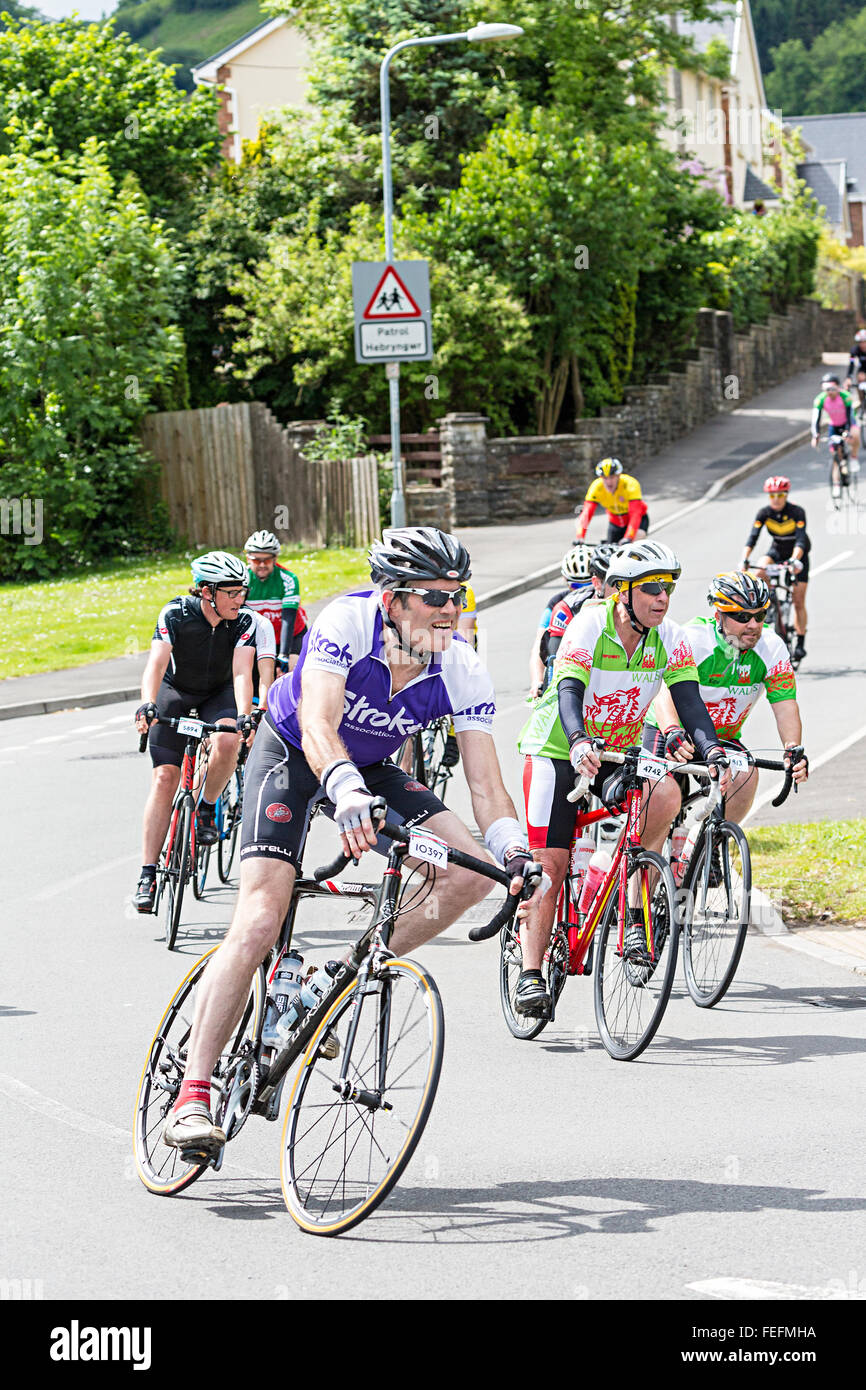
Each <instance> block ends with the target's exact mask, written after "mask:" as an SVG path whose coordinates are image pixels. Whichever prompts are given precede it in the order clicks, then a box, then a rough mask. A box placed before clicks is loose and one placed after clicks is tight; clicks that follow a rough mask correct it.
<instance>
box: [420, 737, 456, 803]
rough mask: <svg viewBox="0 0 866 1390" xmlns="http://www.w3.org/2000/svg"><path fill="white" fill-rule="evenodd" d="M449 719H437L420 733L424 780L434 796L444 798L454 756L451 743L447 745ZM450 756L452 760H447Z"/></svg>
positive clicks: (454, 763)
mask: <svg viewBox="0 0 866 1390" xmlns="http://www.w3.org/2000/svg"><path fill="white" fill-rule="evenodd" d="M450 733H451V721H450V720H449V719H447V718H446V719H437V720H436V723H435V724H431V725H430V728H429V729H425V730H424V732H423V734H422V735H421V737H422V741H423V748H424V770H425V779H424V780H425V782H426V785H427V786H428V787H429V788H430V790H431V792H432V793H433V795H434V796H438V797H439V799H440V801H444V800H445V792H446V791H447V789H448V783H449V782H450V780H451V778H452V776H453V775H454V767H455V765H456V758H455V752H454V747H453V745H450V746H449V742H448V740H449V735H450ZM449 758H451V759H453V761H448V759H449Z"/></svg>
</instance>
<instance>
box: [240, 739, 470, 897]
mask: <svg viewBox="0 0 866 1390" xmlns="http://www.w3.org/2000/svg"><path fill="white" fill-rule="evenodd" d="M358 771H359V772H360V774H361V776H362V777H363V779H364V782H365V785H366V786H367V787H368V788H369V790H370V791H371V792H373V793H375V795H376V796H383V797H384V798H385V800H386V802H387V804H388V819H389V820H392V821H397V822H402V823H403V824H404V825H407V826H415V825H422V824H423V822H424V821H426V820H429V818H430V817H431V816H435V815H438V814H439V812H440V811H444V810H446V807H445V804H444V802H442V801H440V800H439V798H438V796H434V795H433V793H432V792H431V791H428V789H427V788H426V787H425V786H424V785H423V784H422V783H421V782H416V781H415V780H414V779H413V778H412V777H410V776H409V774H408V772H403V770H402V769H401V768H399V767H397V765H396V764H395V763H389V762H381V763H372V764H369V765H368V766H367V767H359V769H358ZM319 801H320V802H322V809H323V811H324V813H325V815H327V816H333V814H334V806H333V803H332V802H331V801H330V799H329V798H328V797H327V796H326V795H325V792H324V791H323V789H322V787H321V786H320V784H319V779H318V777H316V775H315V773H314V772H313V771H312V769H311V767H310V765H309V763H308V762H307V760H306V758H305V757H304V755H303V753H302V752H301V750H300V749H299V748H295V746H294V744H291V743H289V742H288V740H287V739H285V738H283V736H282V734H280V733H278V732H277V730H276V728H275V727H274V725H273V722H272V721H271V718H270V716H269V715H267V714H266V715H265V717H264V719H263V720H262V722H261V724H260V725H259V731H258V733H257V734H256V737H255V739H254V741H253V747H252V751H251V753H250V756H249V758H248V759H247V765H246V768H245V771H244V814H243V820H242V821H241V859H242V860H244V859H251V858H254V857H255V858H260V857H264V858H266V859H281V860H283V861H284V862H286V863H289V864H291V865H293V866H294V868H295V869H296V870H297V871H298V873H300V871H301V861H302V859H303V854H304V844H305V842H306V838H307V831H308V829H309V825H310V817H311V815H312V813H313V807H314V806H315V805H316V803H317V802H319ZM390 847H391V841H390V840H386V839H385V838H384V837H383V838H382V839H381V840H380V842H379V844H378V845H377V850H378V851H379V852H380V853H381V854H387V853H388V851H389V849H390ZM334 852H335V854H336V847H335V851H334Z"/></svg>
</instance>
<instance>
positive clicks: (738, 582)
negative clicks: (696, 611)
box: [707, 570, 770, 613]
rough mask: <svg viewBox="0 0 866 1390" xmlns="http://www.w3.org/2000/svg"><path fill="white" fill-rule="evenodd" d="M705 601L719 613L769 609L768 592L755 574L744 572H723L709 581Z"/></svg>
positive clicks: (761, 580)
mask: <svg viewBox="0 0 866 1390" xmlns="http://www.w3.org/2000/svg"><path fill="white" fill-rule="evenodd" d="M707 601H708V602H709V605H710V607H711V608H717V609H718V610H719V612H720V613H743V612H749V613H751V612H753V611H754V610H756V609H761V608H769V606H770V590H769V589H768V588H767V585H766V584H765V583H764V581H763V579H760V578H759V577H758V576H757V575H756V574H749V573H748V572H747V571H746V570H725V571H724V572H723V573H722V574H717V575H715V576H714V577H713V579H712V580H711V581H710V588H709V592H708V593H707Z"/></svg>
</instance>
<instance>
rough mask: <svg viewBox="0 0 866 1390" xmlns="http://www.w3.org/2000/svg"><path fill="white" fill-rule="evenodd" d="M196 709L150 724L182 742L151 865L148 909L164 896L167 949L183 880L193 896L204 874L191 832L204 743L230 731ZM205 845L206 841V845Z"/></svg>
mask: <svg viewBox="0 0 866 1390" xmlns="http://www.w3.org/2000/svg"><path fill="white" fill-rule="evenodd" d="M195 716H196V712H195V710H191V711H190V713H189V715H187V716H186V717H181V718H176V719H175V718H172V719H168V718H166V717H165V716H164V715H161V714H156V715H154V717H153V719H152V720H151V721H150V722H151V724H165V725H166V726H167V727H168V728H171V729H175V730H176V731H177V733H179V734H183V735H184V737H185V738H186V743H185V745H184V750H183V762H182V763H181V770H180V783H179V785H178V789H177V791H176V792H175V796H174V801H173V802H172V808H171V819H170V821H169V826H168V835H167V836H166V841H165V844H164V845H163V847H162V849H161V851H160V854H159V859H158V861H157V865H156V891H155V894H154V901H153V911H154V914H158V913H159V909H160V906H161V904H162V899H163V896H165V919H164V922H163V932H164V935H165V944H166V946H167V947H168V949H169V950H170V951H172V950H173V949H174V944H175V941H176V940H177V932H178V927H179V926H180V914H181V909H182V907H183V898H184V893H185V891H186V885H187V883H188V882H190V880H192V884H193V892H194V893H195V895H196V897H201V894H202V892H203V891H204V881H205V878H206V877H207V860H206V859H203V857H202V856H201V851H202V850H203V849H204V848H205V846H202V845H199V844H198V841H197V838H196V833H195V810H196V805H197V802H198V799H199V797H200V796H201V792H202V789H203V788H204V784H205V779H206V777H207V763H208V743H207V739H208V736H209V735H210V734H216V733H221V734H224V733H226V732H229V733H232V732H233V730H232V729H231V728H228V729H227V726H226V725H225V724H207V723H205V721H204V720H202V719H198V718H196V717H195ZM147 738H148V736H147V734H146V733H144V734H142V735H141V738H140V740H139V745H138V751H139V752H140V753H143V752H144V750H145V748H146V746H147ZM207 848H208V849H209V848H210V847H209V846H208V847H207Z"/></svg>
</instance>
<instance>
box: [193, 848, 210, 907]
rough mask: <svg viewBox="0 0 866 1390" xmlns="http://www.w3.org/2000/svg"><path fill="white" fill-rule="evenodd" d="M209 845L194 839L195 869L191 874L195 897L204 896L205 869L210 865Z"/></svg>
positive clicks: (200, 897)
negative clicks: (201, 843)
mask: <svg viewBox="0 0 866 1390" xmlns="http://www.w3.org/2000/svg"><path fill="white" fill-rule="evenodd" d="M211 848H212V846H211V845H200V844H199V843H198V841H196V846H195V869H194V870H193V875H192V891H193V893H194V895H195V897H196V898H197V899H199V900H201V899H202V898H203V897H204V888H205V883H206V882H207V871H208V868H209V867H210V852H211Z"/></svg>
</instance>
